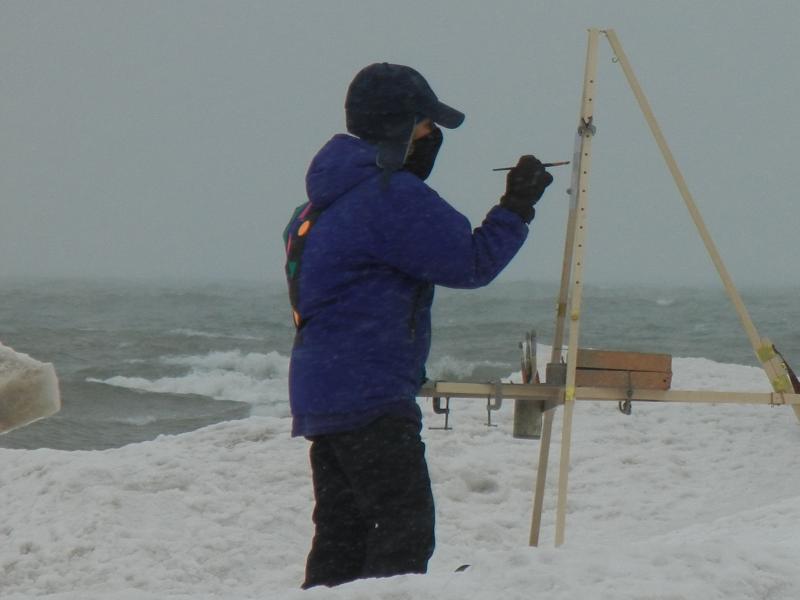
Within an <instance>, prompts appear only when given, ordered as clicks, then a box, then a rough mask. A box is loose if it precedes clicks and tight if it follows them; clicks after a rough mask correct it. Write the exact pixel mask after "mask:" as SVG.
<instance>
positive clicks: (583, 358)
mask: <svg viewBox="0 0 800 600" xmlns="http://www.w3.org/2000/svg"><path fill="white" fill-rule="evenodd" d="M565 380H566V365H565V364H563V363H562V364H549V365H547V382H548V383H562V384H563V383H564V381H565ZM671 384H672V356H670V355H669V354H649V353H643V352H620V351H616V350H593V349H588V348H579V349H578V364H577V365H576V371H575V385H576V386H577V387H613V388H625V389H628V388H632V389H650V390H668V389H669V388H670V385H671Z"/></svg>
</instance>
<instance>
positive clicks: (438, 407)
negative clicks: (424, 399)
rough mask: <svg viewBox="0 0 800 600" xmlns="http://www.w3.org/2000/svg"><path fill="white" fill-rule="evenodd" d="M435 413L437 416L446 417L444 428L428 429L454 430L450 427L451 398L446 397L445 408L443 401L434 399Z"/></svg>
mask: <svg viewBox="0 0 800 600" xmlns="http://www.w3.org/2000/svg"><path fill="white" fill-rule="evenodd" d="M433 412H435V413H436V414H437V415H444V427H428V429H442V430H445V431H449V430H451V429H452V427H450V396H446V397H445V399H444V407H442V399H441V398H439V397H436V398H434V399H433Z"/></svg>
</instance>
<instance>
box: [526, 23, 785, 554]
mask: <svg viewBox="0 0 800 600" xmlns="http://www.w3.org/2000/svg"><path fill="white" fill-rule="evenodd" d="M601 34H603V35H605V37H606V38H607V39H608V42H609V44H610V45H611V49H612V50H613V52H614V55H615V57H616V60H617V61H618V62H619V64H620V65H621V66H622V70H623V72H624V73H625V78H626V79H627V81H628V84H629V85H630V88H631V90H632V91H633V94H634V96H635V97H636V101H637V102H638V104H639V108H640V109H641V111H642V114H643V115H644V118H645V120H646V121H647V124H648V126H649V127H650V131H651V133H652V134H653V137H654V138H655V140H656V143H657V144H658V147H659V149H660V150H661V154H662V155H663V157H664V160H665V161H666V163H667V167H668V168H669V170H670V173H671V174H672V177H673V178H674V179H675V184H676V185H677V186H678V191H679V192H680V194H681V196H682V197H683V200H684V202H685V203H686V207H687V208H688V209H689V214H690V215H691V217H692V220H693V221H694V224H695V226H696V227H697V230H698V232H699V233H700V237H701V238H702V239H703V243H704V244H705V247H706V250H707V251H708V254H709V256H710V257H711V260H712V262H713V263H714V266H715V267H716V269H717V272H718V273H719V276H720V278H721V279H722V283H723V285H724V286H725V290H726V291H727V293H728V296H729V297H730V299H731V301H732V302H733V305H734V307H735V309H736V312H737V313H738V315H739V318H740V320H741V322H742V326H743V327H744V330H745V333H746V334H747V337H748V338H749V340H750V344H751V345H752V347H753V350H754V352H755V353H756V356H757V357H758V359H759V361H760V362H761V365H762V367H763V368H764V371H765V372H766V374H767V377H768V378H769V381H770V383H771V384H772V387H773V389H774V390H775V392H776V393H777V394H780V395H781V396H782V395H783V394H785V393H791V392H792V391H793V390H792V384H791V382H790V380H789V376H788V374H787V372H786V367H785V365H784V363H783V361H781V360H780V358H779V357H778V356H777V354H776V353H775V350H774V347H773V345H772V343H771V342H770V341H769V340H768V339H766V338H761V337H760V336H759V335H758V332H757V331H756V328H755V325H754V324H753V321H752V319H751V318H750V315H749V313H748V312H747V309H746V308H745V306H744V303H743V302H742V298H741V296H740V295H739V293H738V291H737V290H736V287H735V286H734V285H733V281H732V280H731V277H730V275H729V274H728V271H727V269H726V268H725V265H724V263H723V262H722V257H721V256H720V254H719V252H718V251H717V248H716V246H715V245H714V242H713V240H712V239H711V236H710V234H709V232H708V229H707V228H706V226H705V223H704V222H703V218H702V217H701V215H700V212H699V210H698V209H697V205H696V204H695V201H694V198H693V197H692V195H691V193H690V192H689V188H688V187H687V185H686V181H685V180H684V178H683V175H682V174H681V172H680V170H679V169H678V165H677V163H676V162H675V159H674V158H673V156H672V152H671V151H670V149H669V146H668V145H667V142H666V139H665V138H664V135H663V134H662V133H661V128H660V127H659V125H658V122H657V121H656V118H655V115H654V114H653V111H652V109H651V108H650V104H649V102H648V101H647V98H646V97H645V95H644V92H643V91H642V88H641V86H640V85H639V82H638V80H637V79H636V76H635V75H634V73H633V69H632V68H631V65H630V62H629V61H628V58H627V56H626V55H625V52H624V51H623V49H622V46H621V45H620V42H619V39H618V38H617V35H616V33H615V32H614V30H613V29H607V30H599V29H590V30H589V42H588V47H587V52H586V69H585V72H584V78H583V97H582V99H581V112H580V118H579V122H578V132H577V134H576V139H575V153H574V157H573V170H572V185H571V188H570V190H571V202H570V210H569V218H568V222H567V235H566V242H565V248H564V264H563V268H562V274H561V287H560V291H559V299H558V309H557V314H556V327H555V339H554V341H553V354H552V358H551V362H554V363H555V362H558V361H559V360H560V359H561V353H562V344H563V337H564V325H565V321H566V316H567V311H568V314H569V337H568V342H567V367H566V368H567V376H566V383H565V390H564V416H563V430H562V438H561V461H560V471H559V478H558V505H557V508H556V532H555V543H556V546H560V545H561V544H563V543H564V530H565V521H566V503H567V481H568V475H569V460H570V446H571V436H572V415H573V412H574V410H575V399H576V389H575V373H576V365H577V351H578V333H579V331H580V314H581V297H582V290H583V263H584V260H583V257H584V252H585V237H586V205H587V199H588V189H589V171H590V165H591V147H592V138H593V137H594V132H595V128H594V125H593V122H594V97H595V75H596V71H597V43H598V38H599V36H600V35H601ZM682 394H683V393H682V392H678V391H675V392H664V393H663V396H664V400H678V397H679V396H680V395H682ZM553 408H554V407H553ZM793 408H794V410H795V413H796V414H797V416H798V418H800V406H798V405H797V404H794V405H793ZM553 413H554V410H553V409H552V408H551V409H550V410H547V411H546V412H545V418H544V423H543V426H542V441H541V446H540V454H539V472H538V476H537V480H536V490H535V493H534V508H533V519H532V524H531V538H530V543H531V545H537V544H538V541H539V528H540V524H541V513H542V501H543V497H544V486H545V480H546V476H547V462H548V458H549V446H550V437H551V433H552V427H553Z"/></svg>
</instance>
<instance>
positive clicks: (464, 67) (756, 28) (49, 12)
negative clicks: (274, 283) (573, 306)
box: [0, 0, 800, 285]
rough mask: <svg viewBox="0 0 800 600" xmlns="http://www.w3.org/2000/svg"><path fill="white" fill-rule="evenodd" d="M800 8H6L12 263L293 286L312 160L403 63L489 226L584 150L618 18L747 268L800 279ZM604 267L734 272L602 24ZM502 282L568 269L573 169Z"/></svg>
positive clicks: (427, 3) (462, 0)
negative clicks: (583, 129) (529, 184)
mask: <svg viewBox="0 0 800 600" xmlns="http://www.w3.org/2000/svg"><path fill="white" fill-rule="evenodd" d="M798 24H800V2H797V1H796V0H786V1H770V2H763V1H760V2H756V1H753V2H742V1H728V2H713V1H709V0H703V1H702V2H700V1H696V0H694V1H676V0H672V1H669V2H667V1H663V2H652V1H642V0H639V1H633V0H631V1H629V2H620V1H609V0H606V1H604V2H594V1H591V2H590V1H581V2H578V1H571V0H564V1H562V2H545V1H541V2H536V1H532V0H524V1H519V2H503V1H500V0H496V1H494V2H485V1H480V2H479V1H466V0H447V1H442V2H434V1H431V0H423V1H414V0H404V1H402V2H400V1H397V0H393V1H389V2H384V1H376V0H364V1H358V2H357V1H322V0H320V1H310V0H309V1H303V2H301V1H296V2H291V1H285V2H279V1H277V0H276V1H262V2H243V1H236V0H229V1H225V2H223V1H222V0H220V1H215V2H207V1H200V0H191V1H189V0H183V1H181V0H171V1H166V0H164V1H133V0H131V1H127V2H119V1H109V0H102V1H97V2H87V1H71V2H69V1H60V0H59V1H45V0H39V1H35V2H33V1H29V0H2V1H0V89H1V90H2V91H1V92H0V256H2V257H3V258H2V261H0V277H3V276H16V275H59V276H89V277H94V276H119V277H137V278H138V277H158V278H187V277H188V278H208V279H216V278H227V277H232V278H247V279H269V280H272V279H278V278H280V277H281V276H282V269H283V250H282V245H281V239H280V237H281V232H282V229H283V227H284V225H285V223H286V221H287V220H288V218H289V216H290V214H291V212H292V209H293V208H294V207H295V206H297V205H299V204H301V203H303V202H304V201H305V186H304V176H305V171H306V168H307V165H308V162H309V161H310V159H311V158H312V157H313V155H314V153H315V152H316V151H317V150H318V148H319V147H320V146H321V145H322V144H323V143H324V142H325V141H327V139H328V138H329V137H330V136H331V135H333V134H335V133H337V132H339V131H343V129H344V112H343V103H344V95H345V91H346V89H347V85H348V84H349V82H350V80H351V79H352V77H353V75H354V74H355V73H356V72H357V71H358V70H359V69H360V68H361V67H363V66H365V65H367V64H369V63H372V62H376V61H388V62H396V63H402V64H408V65H411V66H413V67H415V68H416V69H418V70H419V71H420V72H422V73H423V75H425V76H426V77H427V79H428V80H429V82H430V83H431V85H432V87H433V88H434V90H435V91H436V93H437V94H438V95H439V97H440V98H441V99H442V100H444V101H445V102H447V103H448V104H451V105H453V106H455V107H457V108H459V109H460V110H462V111H463V112H465V113H466V115H467V118H466V121H465V123H464V125H463V126H462V127H461V128H460V129H457V130H455V131H446V132H445V142H444V146H443V148H442V151H441V153H440V155H439V160H438V162H437V166H436V169H435V170H434V174H433V175H432V177H431V178H430V180H429V183H430V184H431V185H432V186H433V187H434V188H435V189H437V191H439V193H440V194H441V195H442V196H444V197H445V198H446V199H448V200H449V201H450V202H451V203H452V204H453V205H454V206H456V207H457V208H458V209H459V210H461V211H462V212H463V213H464V214H466V215H467V216H468V217H469V218H470V219H471V221H472V222H473V224H475V225H477V224H478V223H479V222H480V220H481V218H482V216H483V214H484V213H485V212H486V211H487V210H488V208H489V207H490V206H491V205H493V204H494V203H496V202H497V199H498V197H499V196H500V195H501V194H502V191H503V187H504V177H503V175H501V174H497V173H493V172H492V171H491V168H492V167H497V166H504V165H509V164H513V163H514V161H515V160H516V158H517V157H518V156H519V155H520V154H523V153H534V154H536V155H537V156H539V157H540V158H541V159H542V160H546V161H554V160H564V159H568V158H570V157H571V154H572V146H573V137H574V133H575V129H576V126H577V116H578V109H579V103H580V94H581V83H582V77H583V68H584V59H585V53H586V29H587V28H588V27H591V26H597V27H602V28H605V27H610V28H614V29H615V30H616V32H617V34H618V36H619V37H620V41H621V43H622V45H623V47H624V49H625V51H626V53H627V55H628V57H629V59H630V61H631V63H632V65H633V67H634V69H635V71H636V73H637V75H638V76H639V79H640V81H641V83H642V85H643V87H644V90H645V92H646V93H647V95H648V96H649V98H650V101H651V103H652V105H653V108H654V111H655V113H656V116H657V117H658V118H659V120H660V122H661V126H662V129H663V131H664V133H665V135H666V137H667V140H668V142H669V143H670V145H671V147H672V150H673V153H674V155H675V157H676V159H677V161H678V164H679V165H680V166H681V168H682V169H683V171H684V175H685V177H686V180H687V182H688V184H689V187H690V189H691V190H692V192H693V194H694V195H695V197H696V200H697V203H698V205H699V207H700V211H701V213H702V214H703V216H704V217H705V220H706V222H707V224H708V226H709V229H710V230H711V233H712V235H713V237H714V239H715V241H716V242H717V245H718V246H719V249H720V251H721V253H722V256H723V259H724V260H725V262H726V264H727V266H728V268H729V270H730V271H731V274H732V275H733V278H734V281H735V282H737V283H740V284H744V285H747V284H771V285H779V284H783V283H787V282H788V283H796V282H797V273H798V268H797V263H796V261H797V258H798V257H799V256H800V200H799V199H798V193H797V191H796V188H797V179H798V170H799V169H798V152H797V140H798V139H800V120H798V118H797V114H798V105H800V75H798V73H800V42H798V39H799V38H798V35H797V26H798ZM595 103H596V108H595V123H596V126H597V136H596V138H595V140H594V144H593V151H594V154H593V161H592V173H591V183H590V193H589V208H588V211H589V212H588V218H589V222H588V239H587V252H588V254H589V255H588V257H587V260H586V267H585V269H586V270H585V273H586V281H587V282H590V283H598V284H599V283H604V282H614V281H631V282H647V283H656V282H664V281H666V282H674V283H680V282H685V283H690V284H694V283H702V282H711V283H714V281H715V278H716V274H715V271H714V269H713V266H712V264H711V261H710V260H709V259H708V257H707V255H706V254H705V251H704V248H703V246H702V244H701V242H700V238H699V236H698V234H697V232H696V230H695V229H694V226H693V224H692V222H691V220H690V218H689V214H688V212H687V210H686V208H685V207H684V205H683V202H682V200H681V198H680V195H679V194H678V192H677V190H676V188H675V186H674V184H673V182H672V179H671V177H670V176H669V173H668V171H667V169H666V167H665V166H664V164H663V161H662V159H661V156H660V154H659V153H658V150H657V147H656V145H655V143H654V142H653V140H652V138H651V137H650V134H649V131H648V129H647V127H646V124H645V122H644V119H643V118H642V116H641V114H640V112H639V110H638V107H637V105H636V104H635V101H634V99H633V95H632V94H631V92H630V90H629V89H628V87H627V84H626V82H625V79H624V77H623V75H622V71H621V68H620V66H619V65H618V64H614V63H613V62H612V54H611V51H610V47H609V46H608V43H607V42H606V41H605V39H604V38H602V39H601V45H600V62H599V65H598V85H597V94H596V101H595ZM553 172H554V175H555V176H556V180H555V183H554V184H553V185H552V186H551V188H550V189H549V190H548V192H547V194H546V196H545V198H544V199H543V200H542V202H541V203H540V208H539V209H538V213H537V218H536V221H535V222H534V225H533V229H532V235H531V236H530V237H529V239H528V242H527V243H526V245H525V247H524V248H523V249H522V251H521V252H520V254H519V255H518V256H517V257H516V258H515V259H514V261H513V263H512V264H511V266H510V267H509V268H508V269H507V271H506V272H505V273H504V274H503V275H502V277H503V278H504V279H546V280H556V279H557V278H558V277H559V274H560V269H561V254H562V251H563V239H564V230H565V223H566V209H567V205H568V197H567V196H566V194H565V190H566V188H567V187H568V183H569V167H566V168H565V167H561V168H560V169H554V170H553Z"/></svg>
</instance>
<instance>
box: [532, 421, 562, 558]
mask: <svg viewBox="0 0 800 600" xmlns="http://www.w3.org/2000/svg"><path fill="white" fill-rule="evenodd" d="M555 414H556V409H555V407H553V408H551V409H550V410H546V411H545V413H544V422H543V423H542V439H541V440H540V441H539V470H538V471H537V473H536V489H535V490H534V493H533V514H532V516H531V535H530V540H529V542H528V543H529V545H531V546H538V545H539V531H540V530H541V527H542V508H543V506H544V489H545V484H546V483H547V463H548V461H549V460H550V439H551V437H552V433H553V417H554V416H555Z"/></svg>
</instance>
